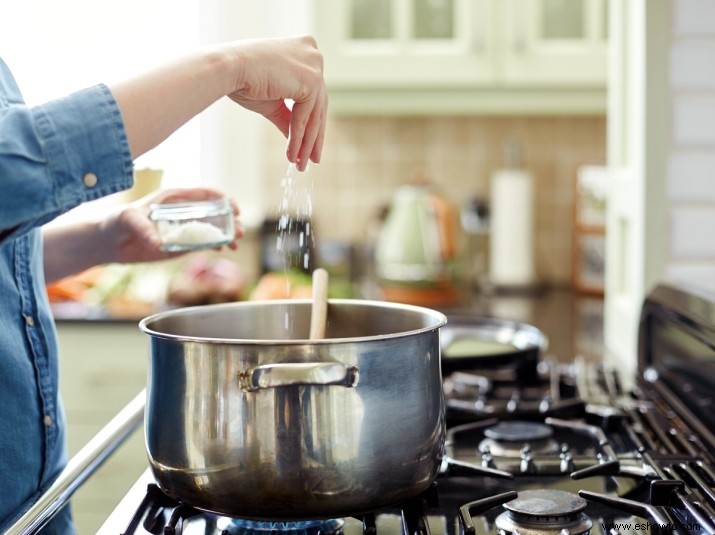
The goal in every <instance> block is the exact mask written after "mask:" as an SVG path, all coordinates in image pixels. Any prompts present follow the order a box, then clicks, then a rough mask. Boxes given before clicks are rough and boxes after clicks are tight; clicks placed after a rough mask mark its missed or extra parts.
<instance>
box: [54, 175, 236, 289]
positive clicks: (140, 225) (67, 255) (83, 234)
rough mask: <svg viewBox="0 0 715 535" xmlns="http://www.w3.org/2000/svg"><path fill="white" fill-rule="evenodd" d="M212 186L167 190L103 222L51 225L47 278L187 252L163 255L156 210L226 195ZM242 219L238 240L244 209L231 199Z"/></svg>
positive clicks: (121, 209)
mask: <svg viewBox="0 0 715 535" xmlns="http://www.w3.org/2000/svg"><path fill="white" fill-rule="evenodd" d="M221 196H222V193H221V192H220V191H217V190H214V189H210V188H191V189H165V190H159V191H157V192H154V193H151V194H149V195H147V196H145V197H142V198H141V199H139V200H137V201H135V202H133V203H130V204H125V205H122V206H119V207H117V208H116V209H115V210H113V211H112V212H110V213H109V214H108V215H106V216H105V217H103V218H101V219H99V220H92V221H81V222H72V223H67V224H59V223H58V224H50V225H47V226H46V227H45V228H44V244H45V279H46V282H48V283H50V282H53V281H56V280H59V279H61V278H64V277H67V276H69V275H74V274H75V273H79V272H80V271H83V270H85V269H88V268H90V267H93V266H96V265H100V264H107V263H110V262H116V263H134V262H151V261H155V260H165V259H168V258H173V257H175V256H179V255H181V254H184V253H180V252H179V253H176V252H174V253H169V252H165V251H161V250H160V247H161V239H160V238H159V235H158V233H157V231H156V228H155V227H154V224H153V223H152V221H151V220H150V219H149V213H150V210H151V208H150V206H151V205H152V204H155V203H161V202H172V201H173V202H183V201H201V200H207V199H214V198H217V197H221ZM231 205H232V206H233V213H234V215H235V217H236V225H235V226H236V236H235V238H236V239H235V240H234V241H232V242H231V243H230V244H228V247H229V248H231V249H236V248H237V247H238V245H237V243H236V240H237V239H239V238H241V237H242V236H243V230H242V228H241V225H240V223H239V221H238V214H239V212H238V207H237V205H236V203H235V201H234V200H233V199H232V200H231Z"/></svg>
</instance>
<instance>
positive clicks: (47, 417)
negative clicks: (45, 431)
mask: <svg viewBox="0 0 715 535" xmlns="http://www.w3.org/2000/svg"><path fill="white" fill-rule="evenodd" d="M42 421H43V422H44V424H45V427H52V416H50V415H49V414H46V415H45V417H44V418H43V419H42Z"/></svg>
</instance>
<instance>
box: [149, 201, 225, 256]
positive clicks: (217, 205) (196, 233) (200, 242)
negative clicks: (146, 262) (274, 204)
mask: <svg viewBox="0 0 715 535" xmlns="http://www.w3.org/2000/svg"><path fill="white" fill-rule="evenodd" d="M149 217H150V218H151V220H152V221H154V225H155V226H156V230H157V232H158V233H159V236H160V237H161V243H162V245H161V250H162V251H169V252H179V251H192V250H195V249H208V248H212V247H220V246H222V245H227V244H229V243H231V242H232V241H233V240H234V238H235V235H236V230H235V226H234V216H233V208H232V207H231V202H230V201H229V200H228V199H227V198H225V197H220V198H217V199H209V200H205V201H184V202H173V203H162V204H153V205H152V206H151V214H150V216H149Z"/></svg>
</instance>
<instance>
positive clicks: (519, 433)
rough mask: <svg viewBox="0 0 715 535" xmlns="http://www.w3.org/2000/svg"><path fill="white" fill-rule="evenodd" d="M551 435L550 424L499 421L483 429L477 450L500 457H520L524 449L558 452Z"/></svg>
mask: <svg viewBox="0 0 715 535" xmlns="http://www.w3.org/2000/svg"><path fill="white" fill-rule="evenodd" d="M553 435H554V430H553V429H552V428H551V427H550V426H548V425H546V424H541V423H538V422H525V421H520V420H513V421H505V422H499V423H498V424H496V425H493V426H491V427H488V428H486V429H485V430H484V436H485V437H486V438H485V439H484V440H482V441H481V442H480V443H479V451H481V452H483V453H485V452H488V453H490V454H491V455H495V456H502V457H520V456H521V454H522V453H523V452H524V451H528V452H529V453H530V454H532V455H539V454H549V453H558V452H559V444H558V443H557V442H556V441H555V440H554V439H553Z"/></svg>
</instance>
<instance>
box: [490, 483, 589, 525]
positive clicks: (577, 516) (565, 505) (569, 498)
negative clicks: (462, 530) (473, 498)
mask: <svg viewBox="0 0 715 535" xmlns="http://www.w3.org/2000/svg"><path fill="white" fill-rule="evenodd" d="M504 508H505V509H506V512H504V513H502V514H500V515H499V516H498V517H497V519H496V526H497V528H498V529H499V532H500V533H502V534H513V533H519V534H521V535H559V534H562V533H568V534H570V535H582V534H587V533H590V531H591V526H592V525H593V523H592V522H591V519H590V518H589V517H588V516H586V515H585V514H584V513H582V511H583V510H584V509H585V508H586V500H584V499H583V498H580V497H579V496H577V495H576V494H573V493H571V492H566V491H563V490H553V489H542V490H525V491H523V492H519V496H518V498H516V499H514V500H511V501H510V502H507V503H505V504H504Z"/></svg>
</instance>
